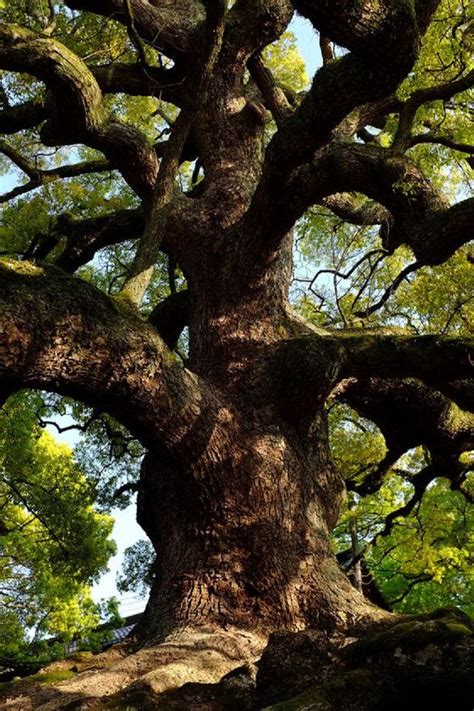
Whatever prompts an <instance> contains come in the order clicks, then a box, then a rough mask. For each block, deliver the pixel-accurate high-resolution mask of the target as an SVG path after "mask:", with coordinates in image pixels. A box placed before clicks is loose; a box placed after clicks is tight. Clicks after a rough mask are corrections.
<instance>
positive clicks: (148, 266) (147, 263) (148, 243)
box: [122, 0, 227, 304]
mask: <svg viewBox="0 0 474 711" xmlns="http://www.w3.org/2000/svg"><path fill="white" fill-rule="evenodd" d="M207 5H208V10H207V16H206V32H205V37H204V46H203V50H202V54H201V57H200V61H199V62H198V63H197V65H196V67H195V69H194V70H193V71H191V72H190V74H189V76H188V77H187V79H186V82H185V87H184V93H185V96H186V97H187V98H186V103H185V105H184V106H183V108H182V109H181V112H180V114H179V116H178V118H177V120H176V121H175V123H174V125H173V129H172V132H171V137H170V139H169V140H168V141H167V143H166V147H165V150H164V155H163V160H162V163H161V166H160V171H159V174H158V179H157V183H156V187H155V191H154V194H153V200H152V205H151V209H150V212H149V216H148V219H147V222H146V225H145V231H144V234H143V237H142V239H141V240H140V242H139V244H138V249H137V253H136V255H135V259H134V261H133V264H132V267H131V269H130V272H129V274H128V275H127V278H126V280H125V284H124V286H123V289H122V294H123V295H124V296H126V297H127V298H128V299H130V301H132V302H133V303H135V304H140V302H141V300H142V298H143V295H144V293H145V291H146V289H147V286H148V284H149V282H150V279H151V277H152V275H153V270H154V265H155V262H156V259H157V257H158V253H159V250H160V246H161V243H162V241H163V237H164V235H165V231H166V226H167V223H168V216H169V211H170V207H171V202H172V199H173V194H174V191H175V181H176V176H177V173H178V168H179V164H180V158H181V154H182V152H183V148H184V145H185V143H186V140H187V138H188V135H189V131H190V128H191V125H192V123H193V120H194V118H195V115H196V111H197V109H198V106H199V101H200V100H201V99H202V94H203V93H204V92H205V91H206V87H207V84H208V82H209V79H210V77H211V75H212V70H213V67H214V63H215V61H216V59H217V57H218V55H219V50H220V46H221V42H222V35H223V31H224V18H225V13H226V8H227V5H226V3H225V2H224V1H223V0H209V2H208V3H207Z"/></svg>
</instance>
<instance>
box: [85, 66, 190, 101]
mask: <svg viewBox="0 0 474 711" xmlns="http://www.w3.org/2000/svg"><path fill="white" fill-rule="evenodd" d="M89 70H90V71H91V73H92V74H93V76H94V77H95V79H96V81H97V83H98V85H99V86H100V89H101V91H102V93H103V94H119V93H124V94H128V95H129V96H156V97H157V98H160V99H162V100H163V101H169V102H170V103H172V104H175V105H176V106H181V104H182V103H183V81H184V73H183V71H182V70H181V69H180V68H179V66H178V65H175V66H173V67H172V68H171V69H161V68H159V67H150V66H146V67H144V66H143V65H141V64H124V63H121V62H114V63H113V64H101V65H96V66H91V65H89Z"/></svg>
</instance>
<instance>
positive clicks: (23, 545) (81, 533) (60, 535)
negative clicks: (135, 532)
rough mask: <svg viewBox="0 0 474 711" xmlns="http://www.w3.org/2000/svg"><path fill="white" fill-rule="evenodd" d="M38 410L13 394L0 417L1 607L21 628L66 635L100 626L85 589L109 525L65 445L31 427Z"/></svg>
mask: <svg viewBox="0 0 474 711" xmlns="http://www.w3.org/2000/svg"><path fill="white" fill-rule="evenodd" d="M39 405H40V400H39V398H38V397H37V396H33V395H30V396H26V395H25V394H18V395H16V396H15V397H12V398H11V399H10V400H9V402H8V403H7V405H6V406H5V407H4V409H3V411H2V413H1V419H0V512H1V514H0V521H1V531H0V603H1V606H2V608H4V609H5V610H10V612H11V614H12V615H14V616H15V618H16V619H17V620H18V622H19V623H21V624H22V625H23V626H24V627H25V628H26V627H33V628H37V632H38V633H41V634H45V633H48V632H49V633H54V634H61V635H62V636H63V637H64V638H67V637H71V636H72V635H73V634H74V633H76V632H77V631H79V630H81V629H83V628H84V627H90V626H94V625H95V624H96V623H97V621H98V615H97V611H96V608H95V605H94V604H93V602H92V599H91V596H90V588H89V586H90V584H91V583H92V581H94V580H96V579H97V577H98V576H99V575H100V574H101V573H102V572H104V570H106V567H107V562H108V559H109V557H110V556H111V555H112V554H113V553H114V551H115V545H114V543H113V541H112V540H111V539H110V538H109V536H110V533H111V531H112V526H113V522H112V519H111V518H110V517H109V516H107V515H104V514H99V513H97V512H96V511H95V510H94V508H93V500H94V491H93V489H92V488H91V485H90V483H89V482H88V481H87V479H86V477H85V476H84V474H83V473H82V472H81V470H80V469H79V467H78V466H77V464H76V463H75V461H74V459H73V456H72V452H71V450H70V448H69V447H67V446H66V445H63V444H59V443H58V442H57V441H56V440H55V439H54V438H53V437H52V436H51V434H49V432H47V431H41V430H40V429H39V428H38V426H37V425H36V414H35V410H36V409H37V408H38V407H39ZM11 624H13V623H11Z"/></svg>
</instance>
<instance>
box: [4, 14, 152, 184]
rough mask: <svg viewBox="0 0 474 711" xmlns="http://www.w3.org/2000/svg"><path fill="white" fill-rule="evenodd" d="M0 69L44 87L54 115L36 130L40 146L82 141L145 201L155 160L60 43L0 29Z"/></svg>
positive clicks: (8, 28)
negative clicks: (25, 75) (25, 76)
mask: <svg viewBox="0 0 474 711" xmlns="http://www.w3.org/2000/svg"><path fill="white" fill-rule="evenodd" d="M0 68H2V69H7V70H9V71H13V72H28V73H29V74H32V75H33V76H35V77H37V78H38V79H40V80H41V81H43V82H44V83H45V84H46V86H47V87H48V89H50V91H51V93H52V96H53V101H54V112H53V113H52V114H51V116H50V117H48V120H47V121H46V122H45V124H44V125H43V126H42V128H41V132H40V135H41V139H42V141H43V143H44V144H45V145H53V146H54V145H69V144H74V143H84V144H86V145H88V146H91V147H92V148H96V149H97V150H100V151H102V152H103V153H104V154H105V155H106V157H107V158H108V159H109V160H110V162H111V164H112V165H113V166H114V167H116V168H118V170H119V171H120V172H121V173H122V175H123V177H124V178H125V180H126V181H127V182H128V183H129V184H130V186H131V187H132V188H133V189H134V190H135V191H136V192H137V194H138V195H140V196H141V197H145V198H146V197H147V196H148V197H149V195H150V193H151V190H152V186H153V184H154V181H155V178H156V174H157V169H158V160H157V157H156V154H155V152H154V150H153V146H152V145H151V144H150V143H149V142H148V141H147V140H146V138H145V136H144V135H143V134H142V133H141V131H139V130H138V129H136V128H135V127H133V126H131V125H128V124H125V123H124V122H122V121H118V120H116V119H113V118H112V116H111V115H110V114H109V112H108V111H107V109H106V108H105V106H104V104H103V101H102V93H101V90H100V88H99V85H98V83H97V81H96V80H95V78H94V76H93V75H92V73H91V72H90V70H89V69H88V67H87V65H86V64H85V63H84V62H83V61H82V59H80V58H79V57H78V56H77V55H76V54H74V53H73V52H71V51H70V50H69V49H67V47H65V46H64V45H63V44H61V43H60V42H58V41H57V40H54V39H52V38H50V37H44V36H38V35H36V34H35V33H33V32H31V31H30V30H26V29H24V28H22V27H18V26H16V25H6V24H4V25H1V26H0Z"/></svg>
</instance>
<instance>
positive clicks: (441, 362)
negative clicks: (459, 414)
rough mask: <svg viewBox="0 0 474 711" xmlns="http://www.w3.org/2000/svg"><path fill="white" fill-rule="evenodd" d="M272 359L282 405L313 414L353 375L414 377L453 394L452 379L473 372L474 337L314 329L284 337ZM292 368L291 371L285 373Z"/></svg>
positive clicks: (295, 415)
mask: <svg viewBox="0 0 474 711" xmlns="http://www.w3.org/2000/svg"><path fill="white" fill-rule="evenodd" d="M271 362H272V369H273V371H274V372H275V373H276V374H277V375H276V381H277V387H278V391H279V399H280V402H281V407H282V411H283V412H284V413H286V416H288V417H289V418H291V419H295V420H300V421H301V420H303V419H308V420H311V413H312V412H314V411H315V410H316V409H317V408H318V407H320V406H321V403H322V402H324V400H326V399H327V398H328V397H329V395H330V394H331V396H332V397H335V396H337V395H338V394H341V393H343V392H345V390H346V387H347V383H346V381H348V382H349V383H351V382H352V379H356V380H359V379H360V380H364V381H365V380H367V379H370V378H378V379H389V380H393V379H397V380H401V379H403V380H405V379H407V378H416V379H417V380H420V381H422V382H424V383H426V384H428V385H430V386H431V387H434V388H435V389H436V390H439V392H441V393H447V394H448V397H450V398H454V389H453V387H452V385H451V383H452V382H453V381H457V382H458V383H469V380H470V379H471V378H473V377H474V340H473V339H465V340H462V339H453V338H445V337H441V336H402V335H379V334H374V333H364V332H363V331H360V332H355V333H354V332H350V331H340V332H332V333H331V334H330V335H321V334H311V335H307V336H301V337H299V338H295V339H291V340H287V341H284V342H282V343H281V344H280V345H279V346H278V347H277V349H276V351H275V353H274V355H273V357H272V361H271ZM288 372H291V373H292V374H293V377H292V378H286V379H285V378H284V377H283V376H282V374H283V373H288ZM280 376H281V377H280ZM344 383H346V384H344Z"/></svg>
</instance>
